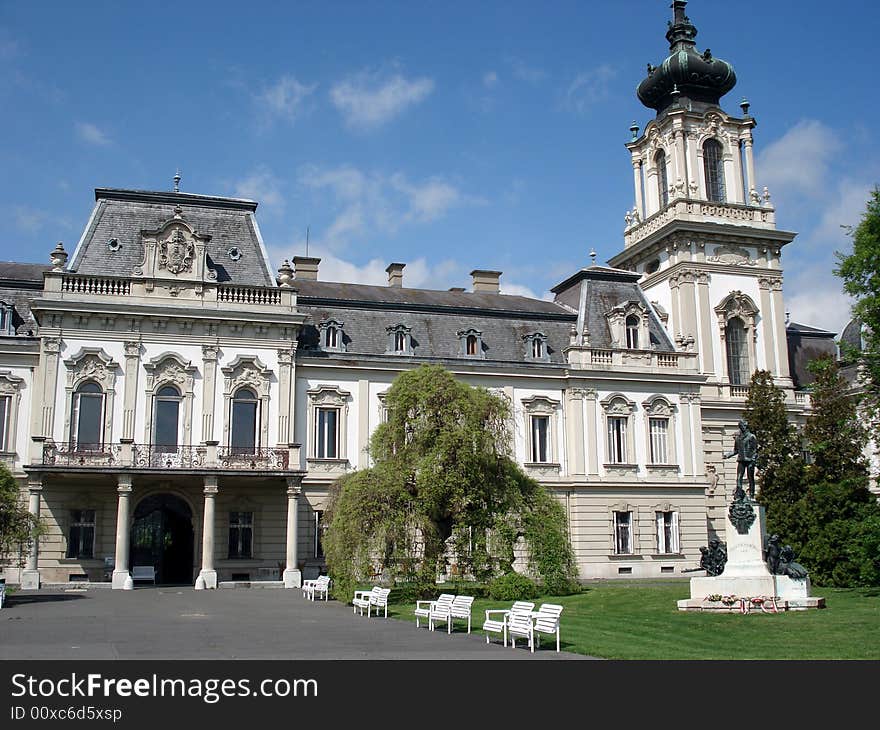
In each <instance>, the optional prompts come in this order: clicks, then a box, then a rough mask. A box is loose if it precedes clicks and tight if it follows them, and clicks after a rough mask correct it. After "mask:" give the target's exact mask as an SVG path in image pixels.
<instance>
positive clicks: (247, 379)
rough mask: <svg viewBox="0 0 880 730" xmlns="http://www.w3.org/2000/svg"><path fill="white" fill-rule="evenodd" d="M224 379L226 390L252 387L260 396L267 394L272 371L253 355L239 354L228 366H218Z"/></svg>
mask: <svg viewBox="0 0 880 730" xmlns="http://www.w3.org/2000/svg"><path fill="white" fill-rule="evenodd" d="M220 370H221V372H222V373H223V376H224V378H225V379H226V392H227V393H232V392H233V391H235V390H238V389H239V388H242V387H250V388H254V390H256V392H257V393H258V394H259V395H260V396H268V395H269V384H270V382H271V378H272V371H271V370H269V368H267V367H266V366H265V365H263V363H262V362H261V361H260V358H258V357H256V356H254V355H239V356H238V357H236V358H235V360H233V361H232V362H231V363H230V364H229V365H228V366H226V367H224V368H220Z"/></svg>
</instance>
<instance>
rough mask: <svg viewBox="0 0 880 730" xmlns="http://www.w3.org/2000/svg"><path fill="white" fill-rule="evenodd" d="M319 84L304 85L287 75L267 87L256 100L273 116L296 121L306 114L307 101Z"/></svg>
mask: <svg viewBox="0 0 880 730" xmlns="http://www.w3.org/2000/svg"><path fill="white" fill-rule="evenodd" d="M317 87H318V85H317V84H303V83H301V82H299V81H298V80H297V79H296V78H295V77H294V76H290V75H285V76H282V77H281V78H280V79H278V80H277V81H276V82H275V83H274V84H272V85H271V86H267V87H265V88H264V89H263V90H262V91H261V92H260V93H259V94H257V95H256V97H255V99H256V101H257V103H258V104H260V105H261V108H263V109H264V110H265V111H267V112H268V113H269V114H270V115H271V116H273V117H278V118H283V119H286V120H287V121H289V122H292V121H294V120H295V119H296V118H297V117H298V116H300V115H301V114H302V113H303V112H304V106H305V101H306V99H308V97H309V96H311V94H312V93H314V91H315V89H316V88H317Z"/></svg>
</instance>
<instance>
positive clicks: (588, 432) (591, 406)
mask: <svg viewBox="0 0 880 730" xmlns="http://www.w3.org/2000/svg"><path fill="white" fill-rule="evenodd" d="M584 398H585V399H586V401H587V422H586V423H585V424H584V439H585V441H586V444H587V474H588V475H589V476H591V477H596V478H598V477H599V452H598V441H597V439H598V437H599V428H598V427H597V426H596V399H597V396H596V391H595V389H593V388H585V389H584Z"/></svg>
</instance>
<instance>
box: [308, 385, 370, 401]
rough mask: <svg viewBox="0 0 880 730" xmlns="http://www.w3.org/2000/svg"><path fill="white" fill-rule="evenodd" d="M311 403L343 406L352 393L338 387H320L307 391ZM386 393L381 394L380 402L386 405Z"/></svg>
mask: <svg viewBox="0 0 880 730" xmlns="http://www.w3.org/2000/svg"><path fill="white" fill-rule="evenodd" d="M306 393H307V395H308V396H309V402H310V403H311V404H312V405H315V406H343V405H345V403H346V402H347V401H348V399H349V398H351V393H349V392H348V391H346V390H342V388H340V387H339V386H338V385H319V386H317V387H315V388H310V389H309V390H307V391H306ZM384 396H385V393H381V394H380V396H379V400H380V401H381V402H382V403H383V404H384V402H385V398H384Z"/></svg>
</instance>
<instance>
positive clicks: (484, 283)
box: [471, 269, 501, 294]
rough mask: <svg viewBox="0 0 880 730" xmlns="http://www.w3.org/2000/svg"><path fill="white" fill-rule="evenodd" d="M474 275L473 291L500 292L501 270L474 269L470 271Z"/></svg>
mask: <svg viewBox="0 0 880 730" xmlns="http://www.w3.org/2000/svg"><path fill="white" fill-rule="evenodd" d="M471 276H472V277H474V291H475V292H488V293H489V294H500V293H501V284H500V283H499V282H500V279H501V272H500V271H483V270H482V269H474V270H473V271H472V272H471Z"/></svg>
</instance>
